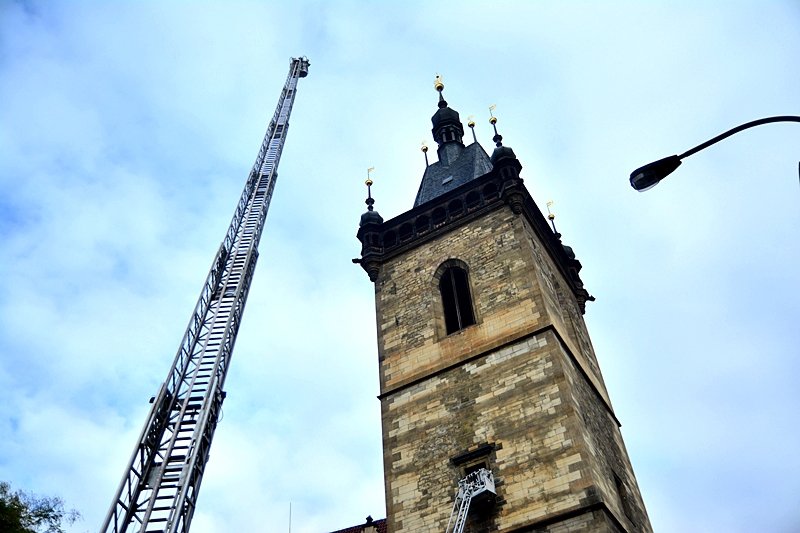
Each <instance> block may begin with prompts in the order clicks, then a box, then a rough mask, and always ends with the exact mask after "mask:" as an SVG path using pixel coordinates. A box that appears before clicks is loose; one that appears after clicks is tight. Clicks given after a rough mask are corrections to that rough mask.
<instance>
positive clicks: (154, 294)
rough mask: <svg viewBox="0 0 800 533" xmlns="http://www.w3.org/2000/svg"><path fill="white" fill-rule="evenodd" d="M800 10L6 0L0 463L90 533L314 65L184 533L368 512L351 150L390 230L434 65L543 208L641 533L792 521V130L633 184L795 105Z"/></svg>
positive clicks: (327, 523)
mask: <svg viewBox="0 0 800 533" xmlns="http://www.w3.org/2000/svg"><path fill="white" fill-rule="evenodd" d="M798 27H800V7H799V6H798V4H797V3H796V2H778V1H767V2H745V1H733V2H725V3H721V2H691V3H690V2H670V3H666V2H664V3H660V2H648V3H635V2H608V3H603V4H599V3H594V2H568V3H567V2H558V3H556V2H536V3H534V2H507V3H504V6H503V7H489V6H488V5H484V4H481V3H475V2H404V3H388V2H365V3H359V2H338V1H337V2H292V3H289V2H285V3H277V2H275V3H256V2H233V3H214V2H199V3H190V2H162V3H149V2H144V3H132V2H116V3H100V2H97V3H93V2H82V1H75V2H48V3H40V2H8V1H5V2H2V3H0V236H2V238H0V275H2V280H3V282H2V283H1V284H0V400H1V401H0V435H2V438H0V479H3V480H8V481H10V482H12V483H13V484H14V486H16V487H19V488H25V489H29V490H33V491H36V492H39V493H43V494H55V495H60V496H61V497H63V498H64V499H65V500H66V501H67V503H68V504H69V505H71V506H73V507H76V508H77V509H78V510H79V511H80V512H81V513H82V514H83V516H84V520H83V521H82V522H80V523H78V524H76V525H75V526H73V527H72V528H71V529H70V532H83V531H95V530H97V528H98V527H99V524H100V522H101V521H102V518H103V516H104V514H105V512H106V510H107V508H108V506H109V504H110V503H111V498H112V496H113V492H114V490H115V488H116V486H117V484H118V482H119V479H120V477H121V475H122V473H123V470H124V468H125V464H126V461H127V458H128V456H129V453H130V451H131V449H132V448H133V446H134V444H135V441H136V438H137V435H138V432H139V431H140V428H141V424H142V423H143V422H144V417H145V413H146V411H147V409H148V403H147V401H148V399H149V398H150V396H152V395H153V394H154V393H155V392H156V391H157V388H158V385H159V383H160V382H161V381H162V380H163V379H164V377H165V375H166V372H167V370H168V367H169V364H170V362H171V360H172V357H173V356H174V352H175V350H176V349H177V346H178V342H179V340H180V336H181V334H182V333H183V330H184V328H185V323H186V320H187V319H188V317H189V314H190V311H191V309H192V307H193V305H194V301H195V299H196V297H197V293H198V292H199V290H200V287H201V283H202V281H203V279H204V276H205V273H206V271H207V269H208V267H209V265H210V263H211V259H212V257H213V254H214V253H215V251H216V250H217V247H218V245H219V242H220V241H221V239H222V238H223V236H224V232H225V230H226V227H227V224H228V222H229V220H230V216H231V214H232V212H233V209H234V206H235V202H236V200H237V198H238V196H239V194H240V192H241V187H242V186H243V184H244V180H245V178H246V176H247V173H248V171H249V169H250V166H251V165H252V163H253V160H254V159H255V155H256V152H257V149H258V147H259V145H260V142H261V138H262V135H263V133H264V129H265V127H266V123H267V120H268V118H269V117H270V116H271V114H272V111H273V109H274V106H275V103H276V99H277V96H278V93H279V91H280V88H281V86H282V84H283V81H284V79H285V76H286V72H287V70H288V61H289V57H291V56H297V55H307V56H308V57H309V58H310V59H311V62H312V64H311V72H310V75H309V77H308V78H306V79H304V80H301V82H300V87H299V89H298V98H297V102H296V105H295V109H294V112H293V116H292V120H291V128H290V131H289V135H288V141H287V145H286V148H285V150H284V154H283V160H282V162H281V166H280V179H279V181H278V185H277V189H276V193H275V196H274V199H273V204H272V208H271V210H270V214H269V217H268V219H267V228H266V232H265V235H264V237H263V238H262V241H261V247H260V251H261V256H260V260H259V265H258V268H257V271H256V276H255V281H254V285H253V288H252V291H251V293H250V298H249V301H248V305H247V311H246V314H245V318H244V321H243V325H242V329H241V331H240V335H239V339H238V341H237V347H236V353H235V355H234V359H233V363H232V366H231V369H230V373H229V375H228V379H227V383H226V387H227V389H228V398H227V400H226V402H225V408H224V416H223V421H222V422H221V424H220V426H219V429H218V431H217V434H216V437H215V442H214V446H213V448H212V451H211V459H210V462H209V466H208V470H207V472H206V476H205V478H204V483H203V489H202V492H201V496H200V501H199V510H198V512H197V514H196V515H195V521H194V524H193V533H205V532H215V531H281V530H286V529H287V528H288V515H289V503H290V502H292V509H293V523H292V530H293V531H295V532H319V531H325V530H332V529H336V528H340V527H345V526H348V525H351V524H355V523H359V522H362V521H363V519H364V517H365V516H366V515H367V514H372V515H373V516H375V517H378V516H383V515H384V509H383V482H382V464H381V440H380V419H379V404H378V401H377V400H376V399H375V396H376V395H377V393H378V378H377V358H376V345H375V331H374V328H375V325H374V320H375V318H374V308H373V288H372V285H371V284H370V282H369V281H368V279H367V277H366V275H365V274H364V272H363V271H362V270H361V269H360V268H358V267H357V266H354V265H352V264H351V262H350V259H351V258H352V257H355V256H357V255H358V251H359V243H358V242H357V240H356V239H355V231H356V227H357V223H358V218H359V216H360V214H361V212H363V210H364V205H363V200H364V196H365V191H364V186H363V180H364V178H365V177H366V176H365V174H366V168H367V167H371V166H374V167H376V170H375V173H374V177H375V186H374V187H373V192H374V195H375V197H376V199H377V204H376V208H377V209H378V210H379V211H380V213H381V214H382V215H383V216H384V217H385V218H388V217H391V216H394V215H397V214H399V213H402V212H404V211H405V210H407V209H409V208H410V207H411V206H412V204H413V199H414V196H415V194H416V191H417V187H418V185H419V180H420V178H421V177H422V172H423V169H424V160H423V157H422V154H421V152H420V151H419V146H420V143H421V141H422V140H425V141H427V142H428V144H432V140H431V139H430V116H431V115H432V114H433V112H434V111H435V102H436V93H435V92H434V90H433V85H432V82H433V77H434V75H435V74H436V73H441V74H442V75H443V76H444V80H445V84H446V89H445V95H446V97H447V100H448V101H449V102H450V104H451V106H452V107H453V108H455V109H456V110H458V111H459V112H460V113H461V115H462V118H464V119H466V117H467V116H468V115H475V117H476V120H477V122H478V127H477V130H476V131H477V134H478V139H479V141H480V142H481V143H482V144H483V146H484V147H485V148H487V149H490V147H491V141H490V139H491V133H490V126H489V124H488V122H487V119H488V106H489V105H490V104H497V109H496V112H495V113H496V114H497V116H498V117H499V122H498V127H499V129H500V131H501V133H502V134H503V136H504V140H505V143H506V144H507V145H509V146H511V147H513V148H514V151H515V152H516V154H517V156H518V157H519V159H520V161H521V162H522V164H523V167H524V168H523V177H524V178H525V180H526V185H527V187H528V188H529V190H530V191H531V193H532V194H533V196H534V198H536V199H537V201H538V202H539V204H540V205H544V202H546V201H547V200H553V201H554V202H555V204H554V211H555V212H556V214H557V217H558V218H557V220H556V222H557V224H558V227H559V230H560V231H561V233H562V234H563V235H564V240H565V242H567V243H568V244H570V245H571V246H572V247H573V248H574V249H575V251H576V253H577V255H578V258H579V259H580V260H581V261H582V263H583V265H584V269H583V272H582V276H583V279H584V281H585V283H586V286H587V288H588V289H589V291H590V292H591V293H592V294H594V295H595V296H596V297H597V301H596V302H594V303H592V304H590V305H589V306H588V310H587V314H586V319H587V322H588V324H589V328H590V333H591V334H592V339H593V342H594V344H595V349H596V351H597V353H598V357H599V359H600V364H601V367H602V369H603V372H604V376H605V379H606V382H607V384H608V387H609V391H610V394H611V398H612V402H613V404H614V407H615V410H616V412H617V416H618V418H619V419H620V420H621V421H622V424H623V427H622V431H623V435H624V437H625V439H626V444H627V446H628V451H629V453H630V455H631V458H632V461H633V465H634V469H635V471H636V474H637V477H638V480H639V484H640V488H641V490H642V493H643V495H644V499H645V502H646V504H647V506H648V511H649V513H650V516H651V520H652V522H653V525H654V528H655V529H656V530H657V531H664V532H717V531H726V532H740V531H741V532H744V531H752V530H753V528H754V527H755V528H756V529H758V530H760V531H774V532H787V533H788V532H791V531H797V529H798V528H800V511H798V510H797V494H800V475H798V474H800V458H798V455H797V453H796V451H797V449H798V448H800V430H799V429H798V428H797V424H796V420H797V415H796V410H797V407H798V405H800V392H798V390H799V389H800V388H799V387H798V375H800V362H798V357H797V355H798V345H800V333H799V332H798V327H797V322H798V317H800V312H798V311H800V310H799V309H798V295H800V281H799V280H798V275H797V272H796V271H797V264H798V259H800V257H799V256H800V249H798V242H797V234H798V229H800V209H798V204H799V203H800V190H798V151H797V148H798V146H799V145H800V144H799V141H800V128H798V126H797V124H775V125H769V126H763V127H760V128H756V129H754V130H750V131H747V132H744V133H741V134H739V135H737V136H735V137H732V138H730V139H728V140H726V141H724V142H723V143H721V144H719V145H716V146H714V147H712V148H710V149H708V150H706V151H704V152H701V153H699V154H697V155H695V156H692V157H691V158H689V159H687V160H686V161H685V162H684V164H683V166H682V167H681V168H680V169H679V170H678V171H676V173H675V174H674V175H672V176H670V177H669V178H668V179H667V180H666V181H665V182H664V183H663V184H661V185H659V186H658V187H656V188H655V189H653V190H652V191H648V192H646V193H643V194H639V193H636V192H634V191H633V190H632V189H630V187H629V185H628V184H627V176H628V174H629V172H630V171H631V170H632V169H634V168H636V167H638V166H640V165H641V164H644V163H646V162H649V161H652V160H654V159H658V158H661V157H664V156H667V155H670V154H673V153H680V152H682V151H684V150H686V149H688V148H690V147H692V146H694V145H695V144H698V143H700V142H702V141H704V140H706V139H708V138H709V137H711V136H713V135H716V134H717V133H720V132H722V131H724V130H726V129H728V128H730V127H732V126H734V125H737V124H739V123H741V122H745V121H748V120H751V119H755V118H759V117H762V116H769V115H782V114H800V106H799V105H798V100H797V87H798V86H800V70H798V69H797V56H798V53H799V52H800V32H798V30H797V28H798ZM429 154H431V155H433V154H434V152H433V151H431V152H429ZM434 157H435V156H434Z"/></svg>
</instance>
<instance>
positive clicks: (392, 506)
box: [354, 80, 652, 533]
mask: <svg viewBox="0 0 800 533" xmlns="http://www.w3.org/2000/svg"><path fill="white" fill-rule="evenodd" d="M436 88H437V90H438V91H439V104H438V110H437V111H436V113H435V114H434V115H433V118H432V122H433V130H432V132H433V137H434V140H435V141H436V143H437V144H438V150H437V154H438V161H436V162H434V163H432V164H429V165H427V167H426V169H425V173H424V175H423V177H422V183H421V184H420V187H419V192H418V194H417V198H416V201H415V202H414V207H413V208H412V209H411V210H409V211H407V212H405V213H403V214H401V215H399V216H397V217H395V218H392V219H390V220H387V221H384V220H383V219H382V218H381V216H380V215H379V214H378V213H377V212H376V211H375V210H374V209H373V204H374V200H373V199H372V197H371V192H370V194H369V198H368V199H367V204H368V211H367V212H366V213H365V214H364V215H363V216H362V217H361V224H360V227H359V231H358V239H359V240H360V241H361V243H362V248H361V257H360V258H359V259H355V260H354V261H355V262H358V263H360V264H361V266H362V267H363V268H364V270H365V271H366V272H367V274H368V275H369V278H370V280H371V281H373V282H374V284H375V308H376V314H377V329H378V357H379V362H380V396H379V398H380V402H381V417H382V426H383V455H384V472H385V487H386V510H387V515H388V516H387V524H388V531H390V532H392V533H410V532H429V531H430V532H433V531H445V530H446V528H448V521H449V520H451V515H454V513H453V511H454V502H455V500H456V497H457V494H456V491H457V489H458V486H459V481H460V480H462V479H464V478H465V476H467V475H469V474H470V473H473V472H477V471H480V470H481V469H486V470H485V471H488V472H490V473H491V475H490V477H491V478H492V479H491V480H492V481H493V486H492V487H491V489H492V490H491V491H490V492H488V493H487V494H489V495H490V496H492V497H490V498H485V499H482V500H481V501H480V502H478V501H477V500H476V501H474V502H473V505H472V506H471V507H470V508H469V512H468V515H467V518H466V527H465V529H464V530H465V531H471V532H484V531H504V532H522V531H537V532H553V533H555V532H559V533H561V532H584V531H586V532H650V531H652V528H651V526H650V522H649V520H648V517H647V512H646V510H645V507H644V503H643V502H642V497H641V495H640V493H639V488H638V485H637V483H636V478H635V476H634V473H633V469H632V467H631V463H630V460H629V458H628V455H627V453H626V451H625V445H624V443H623V441H622V436H621V434H620V431H619V426H620V424H619V421H618V420H617V418H616V416H615V415H614V411H613V409H612V407H611V403H610V401H609V397H608V392H607V391H606V387H605V384H604V382H603V378H602V375H601V373H600V368H599V366H598V363H597V359H596V357H595V354H594V350H593V348H592V344H591V341H590V339H589V334H588V332H587V330H586V325H585V323H584V320H583V313H584V311H585V304H586V302H587V301H589V300H593V298H592V296H590V295H589V293H588V292H587V291H586V289H585V288H584V286H583V283H582V282H581V279H580V277H579V272H580V269H581V264H580V262H579V261H578V260H577V259H576V258H575V254H574V253H573V251H572V249H571V248H569V247H568V246H565V245H563V244H562V242H561V235H560V234H558V233H556V232H555V227H554V226H553V228H552V229H551V227H550V226H549V225H548V222H547V220H546V219H545V217H544V216H543V215H542V212H541V211H540V210H539V208H538V206H537V204H536V202H535V201H534V200H533V198H532V196H531V195H530V193H529V192H528V190H527V189H526V188H525V187H524V185H523V180H522V178H521V177H520V171H521V170H522V165H521V164H520V162H519V161H518V160H517V158H516V156H515V155H514V152H513V150H511V149H510V148H508V147H506V146H503V144H502V137H501V136H500V135H498V134H497V129H496V126H495V137H494V141H495V143H496V145H497V146H496V148H495V149H494V151H493V153H492V156H491V157H489V155H488V154H487V153H486V152H485V151H484V149H483V148H482V147H481V146H480V145H479V144H478V143H477V142H472V143H470V144H469V145H466V146H465V144H464V141H463V137H464V126H463V124H462V123H461V120H460V118H459V115H458V113H457V112H456V111H454V110H453V109H452V108H450V107H449V106H448V104H447V102H446V101H445V99H444V97H443V94H442V90H443V88H444V86H443V85H442V84H441V81H439V80H437V85H436ZM495 122H496V120H495V119H492V124H493V125H494V124H495ZM469 126H470V127H474V123H472V122H470V123H469ZM473 139H474V135H473ZM426 158H427V153H426ZM368 185H371V182H370V181H369V180H368ZM478 503H480V505H478Z"/></svg>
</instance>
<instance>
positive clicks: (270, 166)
mask: <svg viewBox="0 0 800 533" xmlns="http://www.w3.org/2000/svg"><path fill="white" fill-rule="evenodd" d="M308 67H309V61H308V59H307V58H305V57H303V58H293V59H292V60H291V64H290V68H289V75H288V77H287V79H286V83H285V84H284V88H283V91H282V92H281V96H280V98H279V99H278V105H277V108H276V109H275V114H274V116H273V118H272V120H271V121H270V123H269V126H268V127H267V132H266V134H265V136H264V140H263V142H262V143H261V148H260V149H259V152H258V156H257V157H256V161H255V164H254V165H253V169H252V171H251V172H250V175H249V177H248V179H247V182H246V184H245V187H244V190H243V191H242V196H241V197H240V199H239V203H238V204H237V206H236V211H235V212H234V215H233V219H232V220H231V224H230V226H229V228H228V232H227V233H226V235H225V239H224V240H223V242H222V244H221V245H220V248H219V251H218V252H217V254H216V256H215V257H214V261H213V263H212V264H211V269H210V270H209V273H208V276H207V277H206V280H205V283H204V284H203V289H202V290H201V292H200V298H199V299H198V301H197V304H196V306H195V308H194V312H193V313H192V316H191V318H190V320H189V325H188V326H187V328H186V332H185V333H184V336H183V340H182V341H181V344H180V348H179V349H178V353H177V355H176V356H175V360H174V361H173V363H172V367H171V368H170V371H169V374H168V376H167V380H166V381H165V382H164V383H163V384H162V385H161V387H160V389H159V391H158V394H157V395H156V396H155V397H153V398H151V400H150V401H151V403H152V404H153V406H152V408H151V410H150V413H149V415H148V417H147V421H146V422H145V425H144V427H143V429H142V432H141V435H140V437H139V441H138V442H137V444H136V447H135V448H134V451H133V454H132V456H131V459H130V462H129V466H128V469H127V470H126V472H125V474H124V476H123V478H122V482H121V483H120V485H119V488H118V490H117V493H116V495H115V497H114V501H113V503H112V504H111V508H110V509H109V512H108V514H107V516H106V520H105V522H104V524H103V527H102V528H101V532H105V533H123V532H125V533H177V532H181V533H185V532H188V531H189V525H190V523H191V520H192V516H193V514H194V511H195V504H196V502H197V495H198V491H199V489H200V482H201V481H202V478H203V472H204V471H205V466H206V463H207V461H208V454H209V449H210V446H211V440H212V438H213V436H214V430H215V429H216V426H217V421H218V417H219V414H220V411H221V409H222V402H223V400H224V399H225V392H223V386H224V384H225V376H226V375H227V371H228V365H229V364H230V359H231V355H232V353H233V346H234V343H235V342H236V334H237V332H238V330H239V324H240V323H241V319H242V313H243V312H244V305H245V302H246V300H247V294H248V291H249V289H250V284H251V281H252V278H253V271H254V270H255V265H256V261H257V259H258V243H259V240H260V239H261V233H262V230H263V227H264V220H265V218H266V216H267V211H268V209H269V204H270V199H271V198H272V191H273V190H274V188H275V181H276V179H277V172H276V170H277V168H278V163H279V161H280V156H281V151H282V150H283V144H284V140H285V138H286V131H287V129H288V127H289V115H290V114H291V110H292V105H293V104H294V97H295V92H296V88H297V81H298V79H299V78H303V77H305V76H306V75H307V74H308Z"/></svg>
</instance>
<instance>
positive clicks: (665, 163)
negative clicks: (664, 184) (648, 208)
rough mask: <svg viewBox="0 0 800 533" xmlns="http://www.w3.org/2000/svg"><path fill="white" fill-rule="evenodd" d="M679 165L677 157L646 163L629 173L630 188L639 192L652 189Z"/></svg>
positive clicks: (672, 156)
mask: <svg viewBox="0 0 800 533" xmlns="http://www.w3.org/2000/svg"><path fill="white" fill-rule="evenodd" d="M680 164H681V160H680V158H678V156H677V155H671V156H669V157H665V158H664V159H659V160H658V161H653V162H652V163H648V164H647V165H645V166H643V167H639V168H637V169H636V170H634V171H633V172H631V187H633V188H634V189H636V190H637V191H639V192H644V191H646V190H648V189H652V188H653V187H655V186H656V185H658V182H659V181H661V180H663V179H664V178H666V177H667V176H669V175H670V174H672V173H673V172H674V171H675V169H676V168H678V167H679V166H680Z"/></svg>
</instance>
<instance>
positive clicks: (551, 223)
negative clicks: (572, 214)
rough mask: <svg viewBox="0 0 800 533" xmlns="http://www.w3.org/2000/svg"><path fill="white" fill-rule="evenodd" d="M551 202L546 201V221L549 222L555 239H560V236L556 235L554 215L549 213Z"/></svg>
mask: <svg viewBox="0 0 800 533" xmlns="http://www.w3.org/2000/svg"><path fill="white" fill-rule="evenodd" d="M553 203H554V202H553V200H548V201H547V219H548V220H549V221H550V225H551V226H553V233H555V234H556V237H558V238H561V235H560V234H559V233H558V230H557V229H556V215H555V213H553V212H552V211H550V206H552V205H553Z"/></svg>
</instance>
